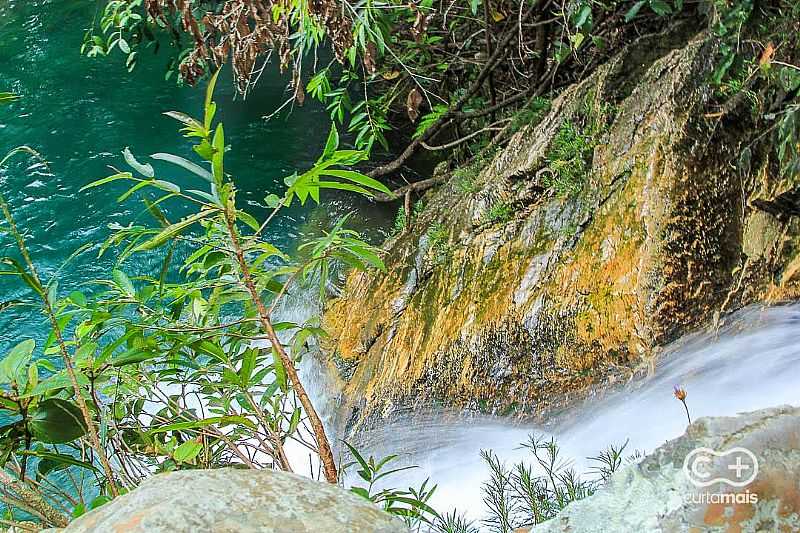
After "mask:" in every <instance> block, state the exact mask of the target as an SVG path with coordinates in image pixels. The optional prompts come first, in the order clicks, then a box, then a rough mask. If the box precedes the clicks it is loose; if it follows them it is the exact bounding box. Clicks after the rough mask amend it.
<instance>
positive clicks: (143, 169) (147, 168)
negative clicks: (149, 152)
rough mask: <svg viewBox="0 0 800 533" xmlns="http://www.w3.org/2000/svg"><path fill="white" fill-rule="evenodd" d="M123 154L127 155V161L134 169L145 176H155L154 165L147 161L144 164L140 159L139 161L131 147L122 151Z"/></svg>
mask: <svg viewBox="0 0 800 533" xmlns="http://www.w3.org/2000/svg"><path fill="white" fill-rule="evenodd" d="M122 155H123V156H124V157H125V162H126V163H128V165H129V166H130V167H131V168H132V169H133V170H135V171H136V172H138V173H139V174H141V175H142V176H144V177H145V178H152V177H153V176H155V175H156V173H155V171H154V170H153V167H152V166H151V165H149V164H146V163H144V164H142V163H140V162H139V161H137V160H136V158H135V157H133V154H132V153H131V151H130V149H129V148H128V147H127V146H126V147H125V149H124V150H123V151H122Z"/></svg>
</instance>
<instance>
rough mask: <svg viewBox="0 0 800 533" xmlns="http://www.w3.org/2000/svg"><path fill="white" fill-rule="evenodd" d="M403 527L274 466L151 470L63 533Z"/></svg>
mask: <svg viewBox="0 0 800 533" xmlns="http://www.w3.org/2000/svg"><path fill="white" fill-rule="evenodd" d="M90 531H91V532H95V533H111V532H113V533H184V532H185V533H304V532H309V533H310V532H320V533H336V532H343V533H351V532H352V533H356V532H365V533H366V532H369V533H400V532H407V531H408V529H407V528H406V527H405V526H404V524H403V522H402V521H400V520H399V519H397V518H394V517H392V516H390V515H389V514H387V513H384V512H383V511H381V510H380V509H378V508H377V507H375V506H374V505H372V504H370V503H369V502H368V501H366V500H364V499H363V498H360V497H358V496H356V495H355V494H352V493H350V492H347V491H345V490H342V489H341V488H338V487H334V486H331V485H329V484H326V483H320V482H316V481H313V480H310V479H307V478H304V477H300V476H296V475H293V474H287V473H284V472H275V471H271V470H237V469H230V468H226V469H219V470H184V471H180V472H172V473H168V474H161V475H157V476H154V477H152V478H150V479H148V480H146V481H145V482H144V483H142V484H141V485H140V486H139V487H138V488H136V489H135V490H133V491H131V492H130V493H128V494H126V495H124V496H122V497H120V498H118V499H116V500H114V501H113V502H111V503H108V504H106V505H104V506H103V507H100V508H99V509H96V510H94V511H92V512H90V513H88V514H86V515H84V516H82V517H80V518H78V519H77V520H75V521H74V522H72V523H71V524H70V525H69V526H67V527H66V528H65V529H63V530H62V532H63V533H84V532H90Z"/></svg>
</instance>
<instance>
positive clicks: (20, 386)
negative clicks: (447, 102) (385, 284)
mask: <svg viewBox="0 0 800 533" xmlns="http://www.w3.org/2000/svg"><path fill="white" fill-rule="evenodd" d="M216 79H217V75H216V74H215V75H214V76H213V77H212V79H211V81H210V83H209V87H208V90H207V95H206V100H205V105H204V116H203V118H202V119H195V118H192V117H190V116H189V115H186V114H183V113H179V112H168V113H167V115H168V116H170V117H172V118H174V119H176V120H177V121H179V122H180V123H181V124H182V126H183V129H182V131H183V133H184V135H185V136H186V137H187V138H188V139H191V140H192V141H194V143H193V144H194V145H193V149H194V152H195V153H196V154H197V157H198V158H199V160H198V161H191V160H189V159H185V158H183V157H180V156H177V155H174V154H166V153H158V154H153V156H152V159H153V160H155V161H158V162H160V163H162V164H164V165H167V166H170V165H171V166H172V167H175V168H177V169H179V170H181V171H186V172H188V173H189V174H191V175H192V178H191V179H192V180H193V183H192V185H190V186H188V187H186V188H182V187H180V186H179V185H178V184H177V183H175V182H174V181H170V180H168V179H164V178H163V177H162V175H161V172H159V173H158V174H159V175H157V172H156V168H154V166H153V165H152V164H150V163H149V162H146V161H145V160H143V159H141V158H137V157H136V156H135V155H134V154H133V153H132V152H131V151H130V150H128V149H126V150H125V151H124V153H123V155H124V159H125V162H126V164H127V165H128V166H129V167H130V170H116V169H115V171H114V173H113V174H111V175H109V176H107V177H105V178H101V179H98V180H96V181H93V182H91V183H90V184H88V185H86V186H85V187H84V189H83V190H91V189H94V188H96V187H101V186H117V185H119V184H122V183H127V184H129V185H130V186H129V188H128V189H127V190H126V191H125V192H123V193H122V194H121V195H120V197H119V201H121V202H126V201H131V200H135V199H141V201H142V203H143V204H144V211H143V215H142V216H148V217H150V218H151V219H152V222H150V223H146V222H142V221H140V220H137V221H136V222H135V223H131V224H129V225H127V226H121V225H116V226H112V229H114V232H113V234H112V235H111V236H110V237H109V238H108V239H107V240H106V241H105V242H104V243H102V245H101V246H100V254H105V253H110V252H111V251H116V252H117V254H118V255H117V257H118V263H117V264H118V266H117V268H115V269H114V270H113V271H112V272H111V273H110V275H109V276H108V278H107V279H98V280H94V281H90V282H88V283H87V284H86V285H87V287H89V289H87V292H82V291H73V292H70V293H69V294H66V293H65V292H63V291H60V290H59V286H58V280H57V279H55V278H52V279H49V280H43V279H41V278H40V277H39V275H38V271H37V269H36V265H35V263H34V260H33V258H32V257H31V256H30V254H29V253H28V249H27V247H26V245H25V240H24V237H23V235H22V233H21V232H20V231H18V230H17V227H16V224H15V221H14V218H13V216H12V213H11V206H10V205H8V204H7V203H6V202H5V200H4V199H3V198H2V197H0V207H2V211H3V214H4V217H5V220H6V224H5V226H4V227H3V229H4V230H5V231H6V232H8V233H9V234H10V235H12V237H13V238H14V239H15V241H16V243H17V249H18V250H17V251H18V257H13V256H8V257H5V258H2V259H0V266H2V269H0V275H6V276H11V277H13V278H16V279H19V280H20V281H21V282H22V284H23V285H24V286H26V287H27V288H28V290H29V291H30V292H31V293H32V295H33V296H35V297H36V298H37V299H38V300H39V301H40V302H41V307H42V309H43V311H44V313H45V315H46V316H48V317H49V319H50V323H51V327H52V331H51V333H50V338H49V339H48V341H47V342H46V343H45V344H44V345H43V346H42V347H41V355H44V356H49V355H56V354H58V355H60V356H61V361H62V365H63V367H62V368H61V369H59V368H57V367H55V366H54V365H52V364H51V363H49V362H48V359H47V358H45V357H41V356H38V357H37V355H36V346H35V345H34V343H33V341H23V342H22V343H20V344H19V345H17V346H16V347H15V348H14V349H13V350H12V351H11V352H10V353H9V354H8V355H7V357H6V358H5V359H3V360H2V362H0V410H2V411H4V412H5V413H4V414H5V415H6V416H7V417H8V419H9V422H8V423H7V424H6V425H5V426H3V427H2V428H0V453H2V457H3V459H2V462H3V465H4V466H5V468H6V470H9V471H10V472H11V473H12V474H14V475H15V476H16V478H14V477H11V474H9V473H8V472H6V470H2V471H0V484H3V485H4V486H5V487H6V488H7V489H8V490H12V491H13V493H14V495H15V498H16V499H14V500H13V502H12V504H13V505H14V506H16V507H20V508H22V509H24V510H26V511H27V512H29V513H31V514H33V515H34V516H36V517H38V518H39V519H40V520H41V521H42V523H43V524H44V525H53V526H58V527H61V526H63V525H65V524H66V523H67V521H68V518H67V516H68V515H69V514H71V515H79V514H80V513H82V512H84V511H85V510H86V509H90V508H92V507H93V506H96V505H100V504H102V503H103V502H105V501H108V499H110V498H112V497H116V496H117V495H118V494H121V493H123V492H124V491H125V490H127V489H129V488H132V487H135V486H136V485H137V484H138V483H139V482H140V481H141V480H142V479H144V478H146V477H147V476H149V475H151V474H152V473H153V472H159V471H166V470H175V469H186V468H214V467H219V466H226V465H231V464H237V465H242V466H244V467H248V468H277V469H289V468H291V465H290V464H289V460H288V458H287V456H286V453H285V444H286V442H287V441H288V440H295V441H298V442H300V443H301V444H302V445H303V446H306V447H308V448H309V449H310V450H314V453H318V454H319V456H320V460H321V464H322V472H320V473H321V474H324V476H325V477H326V479H327V480H328V481H330V482H336V481H337V480H338V470H337V467H336V464H335V462H334V460H333V456H332V453H331V451H330V445H329V443H328V441H327V436H326V435H325V431H324V428H323V426H322V423H321V421H320V418H319V415H318V414H317V412H316V410H315V407H314V405H313V404H312V403H311V401H310V399H309V398H308V395H307V394H306V392H305V389H304V387H303V383H302V382H301V381H300V379H299V377H298V374H297V371H296V369H295V365H296V364H297V362H298V361H299V360H300V358H301V357H302V356H303V353H304V352H305V351H306V350H307V346H308V345H309V343H313V342H315V339H316V338H317V337H319V336H321V335H324V332H323V331H322V330H321V329H320V328H319V326H318V323H319V321H318V320H316V319H314V318H313V317H312V318H310V319H309V320H308V321H306V322H304V323H293V322H286V321H280V322H279V321H276V320H275V319H274V318H273V317H274V312H275V310H276V308H277V306H278V305H279V304H280V302H281V301H282V300H283V299H285V298H287V297H289V295H290V293H292V292H293V287H294V286H296V285H298V284H301V283H304V282H311V281H313V282H314V283H318V284H319V285H320V286H321V287H325V286H326V278H327V275H328V272H329V271H330V269H331V267H332V265H335V264H343V265H345V266H347V267H352V268H361V269H366V268H376V269H383V268H384V266H383V262H382V261H381V259H380V256H379V253H378V251H377V250H375V249H374V248H373V247H372V246H370V245H369V244H368V243H366V242H364V241H363V240H361V239H360V237H359V235H358V234H357V233H356V232H354V231H352V230H349V229H347V228H346V227H345V223H346V221H347V218H348V217H344V218H343V219H342V220H340V221H339V222H338V223H336V224H335V225H334V226H333V227H332V228H331V229H330V230H329V231H327V232H326V233H324V234H323V235H322V236H320V237H318V238H314V239H310V240H308V241H306V242H302V243H300V245H299V247H298V248H299V250H300V252H301V253H302V260H293V259H292V258H291V257H290V256H289V255H288V254H286V253H284V252H283V251H281V250H280V249H279V248H278V247H277V246H275V245H274V244H272V243H271V242H269V241H268V240H265V239H264V238H263V234H264V230H265V229H266V228H267V227H268V225H269V224H270V223H271V222H272V221H273V220H275V217H276V216H277V215H278V213H280V211H281V210H282V209H284V208H285V207H287V206H289V205H291V204H292V203H295V202H298V203H300V204H303V203H305V202H307V201H309V199H310V200H311V201H314V202H319V201H320V199H321V198H320V197H321V195H322V194H323V192H324V191H330V190H343V191H348V192H355V193H358V194H363V195H368V196H369V195H372V194H373V193H374V192H382V193H388V192H389V191H388V189H387V188H386V187H385V186H384V185H382V184H381V183H380V182H378V181H376V180H374V179H372V178H369V177H367V176H365V175H363V174H361V173H359V172H357V171H354V170H351V169H350V165H352V164H355V163H357V162H358V161H361V160H362V159H363V158H364V157H365V153H364V152H363V151H360V150H348V149H342V148H340V146H339V136H338V133H337V130H336V128H335V127H333V128H332V129H331V133H330V135H329V137H328V141H327V143H326V146H325V148H324V151H323V153H322V155H321V156H320V158H319V159H318V160H317V161H316V162H315V163H314V165H312V166H311V168H309V169H307V170H305V171H302V172H298V173H295V174H292V175H291V176H289V177H287V178H286V180H285V185H286V189H285V190H284V191H282V193H281V194H277V193H275V194H271V195H269V196H268V197H267V198H266V200H265V202H266V203H267V205H268V206H269V207H270V211H269V214H268V216H267V217H266V219H265V220H263V221H259V220H257V219H256V218H255V217H254V216H252V215H250V214H249V213H247V212H245V211H244V210H242V209H241V208H240V207H238V206H237V202H236V194H237V189H236V186H235V182H234V179H233V177H232V176H230V175H229V174H228V173H227V172H226V170H225V154H226V152H227V151H228V150H229V149H230V147H228V146H227V144H226V142H225V133H224V127H223V126H222V124H220V123H215V121H214V118H215V112H216V105H215V103H214V101H213V90H214V84H215V82H216ZM21 152H22V153H29V154H32V155H36V154H35V152H33V151H32V150H30V149H27V148H24V147H23V148H20V149H18V150H16V151H15V152H14V153H21ZM6 160H7V158H5V159H3V160H2V161H0V166H2V165H4V164H5V162H6ZM165 168H167V167H165ZM177 202H182V203H183V204H184V205H188V206H191V207H193V210H192V211H190V212H189V213H188V214H187V215H186V216H184V217H183V218H182V219H180V220H177V221H175V220H170V219H169V218H168V216H167V215H166V214H165V212H164V211H162V208H161V206H163V205H165V203H177ZM140 218H141V217H140ZM176 250H180V251H181V254H180V257H185V259H184V260H182V261H181V262H178V261H177V257H178V254H177V253H176ZM81 251H83V249H82V250H79V252H81ZM140 255H146V256H147V257H152V258H158V259H160V265H159V266H158V268H157V271H156V272H153V273H143V274H137V275H134V274H131V273H128V272H126V271H125V269H124V265H125V264H127V263H129V262H128V261H127V260H128V259H130V258H132V257H135V256H140ZM137 263H139V264H148V263H150V262H149V261H142V262H137ZM256 339H264V340H266V341H268V343H269V344H268V346H267V347H261V346H258V345H255V344H254V343H253V341H254V340H256ZM87 444H88V446H87ZM62 470H67V471H68V472H69V473H70V478H69V479H73V480H74V483H73V486H72V487H64V488H62V487H58V488H57V490H56V491H55V493H53V492H51V491H48V492H41V491H40V490H39V485H38V484H36V485H30V486H29V485H28V483H27V481H28V480H29V479H30V475H31V472H32V471H35V472H36V473H37V475H38V476H40V477H41V478H42V480H43V481H42V482H45V483H47V482H48V481H47V479H48V477H47V476H48V475H50V474H51V473H53V472H56V471H62ZM80 472H83V474H81V473H80ZM76 473H77V475H74V474H76ZM320 473H318V475H319V474H320ZM84 474H86V475H89V476H92V477H93V478H94V479H96V482H95V483H92V484H88V483H84ZM399 501H400V500H396V501H395V503H397V502H399ZM68 509H71V511H68V512H64V510H68Z"/></svg>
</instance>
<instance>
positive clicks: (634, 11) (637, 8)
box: [625, 0, 647, 22]
mask: <svg viewBox="0 0 800 533" xmlns="http://www.w3.org/2000/svg"><path fill="white" fill-rule="evenodd" d="M646 3H647V0H639V2H636V3H635V4H633V7H632V8H630V9H629V10H628V12H627V13H625V22H630V21H632V20H633V19H634V17H636V15H638V14H639V11H640V10H641V9H642V7H643V6H644V5H645V4H646Z"/></svg>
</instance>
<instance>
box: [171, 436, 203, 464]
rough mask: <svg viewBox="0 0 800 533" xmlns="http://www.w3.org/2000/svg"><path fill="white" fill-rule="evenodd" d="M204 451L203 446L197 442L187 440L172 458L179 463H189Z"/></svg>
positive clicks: (176, 449)
mask: <svg viewBox="0 0 800 533" xmlns="http://www.w3.org/2000/svg"><path fill="white" fill-rule="evenodd" d="M202 450H203V445H202V444H200V443H199V442H197V441H196V440H187V441H186V442H184V443H183V444H181V445H180V446H178V447H177V448H175V451H174V452H173V453H172V457H173V458H174V459H175V460H176V461H177V462H179V463H188V462H189V461H192V460H193V459H194V458H195V457H197V456H198V455H199V454H200V452H201V451H202Z"/></svg>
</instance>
